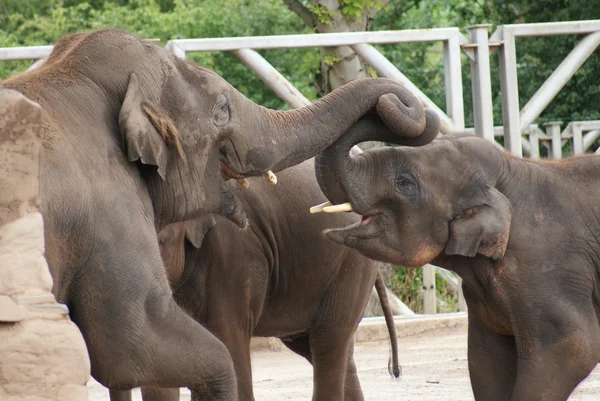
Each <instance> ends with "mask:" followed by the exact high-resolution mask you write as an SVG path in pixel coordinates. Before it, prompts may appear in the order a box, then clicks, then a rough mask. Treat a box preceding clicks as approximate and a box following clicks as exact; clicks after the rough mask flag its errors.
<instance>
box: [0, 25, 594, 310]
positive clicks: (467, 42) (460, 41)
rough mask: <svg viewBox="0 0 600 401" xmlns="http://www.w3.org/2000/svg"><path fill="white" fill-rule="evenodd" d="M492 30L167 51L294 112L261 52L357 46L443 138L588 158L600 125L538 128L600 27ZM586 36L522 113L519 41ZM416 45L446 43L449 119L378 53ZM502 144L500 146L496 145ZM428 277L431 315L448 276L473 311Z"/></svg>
mask: <svg viewBox="0 0 600 401" xmlns="http://www.w3.org/2000/svg"><path fill="white" fill-rule="evenodd" d="M489 27H490V25H474V26H471V27H468V28H467V30H468V35H467V36H464V35H463V34H462V33H461V31H460V30H459V29H458V28H436V29H417V30H402V31H378V32H351V33H326V34H309V35H282V36H259V37H240V38H210V39H177V40H171V41H169V42H167V44H166V48H167V49H168V50H169V51H171V52H173V53H174V54H175V55H177V56H178V57H181V58H185V56H186V53H189V52H207V51H208V52H214V51H230V52H232V53H233V54H235V55H236V56H237V57H238V58H239V59H240V60H241V61H242V62H243V63H244V64H245V65H246V66H248V68H250V69H251V70H252V71H254V72H255V73H256V74H257V75H258V76H259V77H260V79H261V80H263V82H265V84H266V85H268V86H269V87H270V88H271V89H273V91H274V92H275V93H276V94H277V95H278V96H280V97H281V98H282V99H283V100H284V101H285V102H286V103H287V104H289V105H290V106H291V107H294V108H299V107H303V106H305V105H307V104H309V103H310V101H309V100H308V99H307V98H306V97H304V96H303V95H302V94H301V93H300V92H299V91H298V90H297V89H296V88H295V87H294V86H293V85H292V84H291V83H290V82H289V81H288V80H287V79H286V78H285V77H284V76H283V75H281V74H280V73H279V72H278V71H277V70H276V69H275V68H274V67H273V66H272V65H271V64H270V63H269V62H268V61H267V60H266V59H265V58H263V57H262V56H261V55H260V54H259V53H258V52H257V51H256V50H261V49H282V48H301V47H332V46H350V47H351V48H352V49H353V50H354V51H355V52H356V53H357V54H358V55H359V56H360V57H361V58H362V59H363V60H364V61H365V62H366V63H368V64H369V65H370V66H371V67H372V68H373V69H374V70H375V71H376V72H377V73H378V74H379V75H380V76H382V77H387V78H391V79H395V80H398V81H400V82H402V83H403V84H404V86H406V87H407V88H408V89H409V90H410V91H411V92H412V93H413V94H415V95H416V96H417V97H418V98H419V100H420V101H421V103H422V104H423V105H424V106H425V107H427V108H430V109H433V110H435V111H436V112H437V113H438V114H439V115H440V117H441V120H442V126H441V131H442V133H452V132H465V131H466V132H472V133H474V134H475V135H478V136H481V137H483V138H486V139H488V140H491V141H494V142H495V139H494V138H495V137H498V136H503V137H504V146H505V148H506V149H507V150H508V151H510V152H512V153H514V154H516V155H519V156H522V155H523V154H525V155H526V156H530V157H534V158H535V157H539V156H540V146H544V147H546V148H547V149H548V154H549V155H550V156H551V157H552V158H555V159H559V158H561V157H562V149H563V147H564V146H565V145H566V144H567V143H571V150H572V153H574V154H582V153H584V152H585V151H586V150H587V149H588V148H589V147H590V146H591V145H592V144H593V143H594V141H595V140H596V139H597V138H598V137H600V121H578V122H570V123H569V124H568V125H567V126H566V128H565V129H564V130H562V131H561V129H560V126H561V122H551V123H546V124H544V128H545V131H542V130H541V129H540V128H539V127H538V126H537V125H532V123H533V122H534V121H535V119H536V118H537V117H538V116H539V115H540V114H541V113H542V112H543V110H544V109H545V107H546V106H547V105H548V104H549V103H550V102H551V101H552V99H553V98H554V97H555V96H556V94H557V93H558V92H559V91H560V90H561V88H562V87H563V86H564V85H565V83H566V82H567V81H568V80H569V79H570V78H571V77H572V76H573V74H575V72H576V71H577V69H578V68H579V67H580V66H581V65H582V64H583V63H584V62H585V60H586V59H587V58H588V57H589V56H590V55H591V54H592V53H593V52H594V51H595V50H596V48H597V47H598V45H599V44H600V20H589V21H569V22H553V23H542V24H539V23H538V24H513V25H501V26H498V27H497V29H496V30H495V32H493V33H492V34H491V35H489ZM582 34H584V35H586V36H585V37H584V38H583V39H582V40H581V41H580V42H579V43H578V44H577V45H576V46H575V48H574V49H573V51H572V52H571V53H570V54H569V55H568V56H567V57H566V58H565V60H564V61H563V62H562V63H561V64H560V65H559V66H558V67H557V68H556V69H555V71H554V72H553V73H552V74H551V75H550V77H549V78H548V79H547V80H546V82H545V83H544V84H543V85H542V86H541V87H540V89H539V90H538V91H537V92H536V93H535V94H534V95H533V96H532V98H531V99H530V100H529V101H528V102H527V104H526V105H525V106H524V107H523V108H522V109H520V106H519V96H518V82H517V68H518V65H517V57H516V38H518V37H527V36H548V35H582ZM411 42H420V43H424V42H441V43H442V44H443V48H444V52H443V54H444V58H443V62H444V72H445V73H444V80H445V95H446V105H445V109H446V110H445V111H443V110H441V109H440V108H439V107H438V106H437V105H435V104H434V103H433V102H432V101H431V100H430V99H429V98H428V97H427V96H426V95H425V94H424V93H423V92H421V90H419V88H417V87H416V86H415V85H414V84H413V83H412V82H411V81H410V80H409V79H408V78H407V77H406V76H405V75H404V74H402V72H401V71H399V70H398V69H397V68H396V67H395V66H394V65H393V64H392V63H391V62H390V61H389V60H387V59H386V58H385V57H384V56H383V55H382V54H381V53H380V52H379V51H378V50H377V49H376V48H375V47H373V45H376V44H402V43H411ZM51 50H52V46H32V47H18V48H0V61H3V60H38V61H36V63H34V64H33V65H32V66H31V67H30V68H35V67H36V66H37V65H39V63H40V59H43V58H44V57H47V56H48V55H49V54H50V52H51ZM496 50H497V51H498V57H499V62H500V74H499V75H500V76H499V77H498V78H499V79H500V83H501V90H502V118H503V126H502V127H494V123H493V121H494V120H493V111H492V110H493V109H492V89H491V88H492V87H491V82H492V75H491V72H490V55H491V54H493V53H494V52H495V51H496ZM462 53H465V54H466V55H467V56H468V57H469V60H470V67H471V83H472V85H471V87H472V91H473V92H472V95H473V117H474V127H472V128H465V126H464V125H465V122H464V108H463V107H464V106H463V104H464V99H463V83H462V71H461V54H462ZM495 143H496V142H495ZM423 269H424V282H423V291H424V294H425V298H424V311H425V313H436V299H435V275H436V272H438V273H439V274H443V276H444V278H445V279H446V280H447V281H448V282H450V283H451V284H452V286H453V287H455V288H456V290H457V291H458V292H459V294H460V299H459V310H465V308H466V305H465V303H464V299H463V298H462V292H461V291H460V279H458V277H456V276H455V275H454V274H453V273H449V272H446V271H444V270H443V269H440V268H437V267H434V266H431V265H427V266H424V267H423Z"/></svg>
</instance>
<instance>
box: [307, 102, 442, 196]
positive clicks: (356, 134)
mask: <svg viewBox="0 0 600 401" xmlns="http://www.w3.org/2000/svg"><path fill="white" fill-rule="evenodd" d="M378 109H379V107H378ZM379 112H380V114H382V111H381V110H380V111H379ZM425 116H426V125H425V128H424V130H423V131H422V133H421V134H420V135H419V136H416V137H406V136H405V137H402V136H399V135H397V134H395V133H393V132H391V131H390V129H389V128H388V127H387V126H386V125H385V124H384V123H383V122H382V121H381V120H379V119H377V118H376V117H365V118H363V119H361V120H360V121H359V122H357V123H356V124H354V125H353V126H352V127H351V128H350V129H349V130H348V131H347V132H346V133H345V134H344V135H343V136H342V137H341V138H340V139H339V140H337V141H336V142H335V143H334V144H333V145H331V146H329V147H328V148H327V149H326V150H325V151H324V152H323V153H322V154H320V155H317V157H316V158H315V174H316V176H317V182H318V183H319V187H321V191H322V192H323V194H324V195H325V197H326V198H327V199H328V200H329V201H330V202H331V203H333V204H342V203H345V202H347V201H348V199H347V195H346V191H345V189H344V187H345V186H346V185H345V184H347V183H348V178H350V177H352V179H359V178H358V176H359V175H360V174H361V172H362V171H363V168H361V166H360V161H359V160H358V157H357V156H352V155H351V154H350V151H351V149H352V147H353V146H354V145H357V144H359V143H361V142H366V141H382V142H389V143H394V144H397V145H402V146H423V145H426V144H428V143H429V142H431V141H433V140H434V139H435V137H436V136H437V135H438V132H439V128H440V118H439V116H438V115H437V114H436V113H435V112H433V111H432V110H426V111H425ZM396 117H397V118H398V117H399V116H397V115H396ZM402 123H403V120H402V119H400V118H399V119H398V121H397V122H396V125H397V126H401V125H402ZM362 161H364V159H363V160H362ZM363 178H364V179H368V177H363Z"/></svg>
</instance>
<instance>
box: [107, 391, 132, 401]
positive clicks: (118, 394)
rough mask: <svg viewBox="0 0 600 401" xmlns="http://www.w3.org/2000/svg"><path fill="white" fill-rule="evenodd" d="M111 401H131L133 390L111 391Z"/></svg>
mask: <svg viewBox="0 0 600 401" xmlns="http://www.w3.org/2000/svg"><path fill="white" fill-rule="evenodd" d="M108 393H109V395H110V401H131V390H113V389H109V390H108Z"/></svg>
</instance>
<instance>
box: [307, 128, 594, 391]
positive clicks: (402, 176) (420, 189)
mask: <svg viewBox="0 0 600 401" xmlns="http://www.w3.org/2000/svg"><path fill="white" fill-rule="evenodd" d="M371 128H373V127H372V126H371V127H368V126H366V125H363V124H362V123H359V124H357V125H356V126H355V127H353V129H351V130H350V131H349V133H347V135H346V136H345V137H343V138H342V139H341V140H339V141H338V142H337V143H336V144H335V145H334V146H332V147H330V148H329V149H328V150H327V151H326V152H325V153H324V154H323V156H322V157H320V158H319V160H318V163H319V165H320V166H321V167H322V168H321V169H320V170H319V171H321V172H323V174H322V176H321V177H320V178H319V182H320V183H321V184H322V185H323V190H324V192H325V193H329V194H333V198H330V200H331V201H332V202H333V203H343V202H349V203H350V205H351V207H352V210H354V211H355V212H357V213H359V214H361V215H362V216H363V219H362V221H361V222H360V223H358V224H355V225H353V226H349V227H346V228H341V229H331V230H328V231H326V235H327V237H329V238H330V239H331V240H333V241H334V242H336V243H339V244H345V245H347V246H349V247H351V248H354V249H357V250H359V251H360V252H361V253H363V254H364V255H367V256H369V257H372V258H376V259H379V260H383V261H387V262H393V263H397V264H401V265H404V266H420V265H422V264H424V263H433V264H436V265H438V266H441V267H444V268H446V269H450V270H453V271H455V272H456V273H457V274H458V275H459V276H460V277H461V278H462V279H463V291H464V294H465V298H466V301H467V305H468V307H469V339H468V360H469V372H470V377H471V385H472V388H473V392H474V395H475V399H476V400H485V401H505V400H511V401H535V400H540V401H542V400H543V401H559V400H566V399H567V398H568V397H569V394H570V393H571V392H572V391H573V389H574V388H575V387H576V386H577V385H578V383H579V382H581V381H582V380H583V379H584V378H585V377H586V376H587V375H588V374H589V373H590V371H591V370H592V369H593V368H594V366H595V365H596V364H597V363H598V361H599V360H600V325H599V323H598V322H599V319H600V292H599V289H598V288H599V283H600V241H599V238H600V186H599V185H598V177H600V157H598V156H584V157H577V158H572V159H569V160H564V161H560V162H553V161H552V162H551V161H534V160H527V159H520V158H517V157H514V156H512V155H510V154H508V153H505V152H503V151H501V150H499V149H498V148H496V147H495V146H494V145H493V144H491V143H490V142H488V141H485V140H483V139H481V138H477V137H464V136H463V137H457V136H448V137H444V138H441V139H438V140H435V141H433V142H432V143H431V144H429V145H426V146H424V147H422V148H405V147H396V148H384V149H376V150H372V151H368V152H365V153H363V154H361V155H358V156H353V157H349V156H348V150H349V149H350V146H352V145H353V144H355V143H358V142H361V141H363V140H366V139H374V138H376V137H377V132H376V129H375V131H374V130H372V129H371ZM381 129H382V130H384V128H383V127H381ZM328 172H332V174H333V175H334V176H335V177H336V179H335V180H332V179H331V175H328V174H327V173H328ZM338 179H339V180H338Z"/></svg>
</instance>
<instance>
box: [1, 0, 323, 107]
mask: <svg viewBox="0 0 600 401" xmlns="http://www.w3.org/2000/svg"><path fill="white" fill-rule="evenodd" d="M1 1H5V2H6V1H7V0H0V2H1ZM31 3H35V2H34V1H31ZM1 4H2V3H0V8H1ZM7 4H8V6H10V7H13V6H14V8H11V9H9V11H8V17H5V24H4V25H3V26H4V28H3V29H0V47H9V46H30V45H45V44H53V43H55V42H56V41H57V40H58V39H60V38H61V37H62V36H64V35H66V34H69V33H73V32H78V31H83V30H91V29H97V28H103V27H115V28H121V29H125V30H127V31H130V32H132V33H134V34H136V35H138V36H140V37H144V38H155V39H159V40H160V41H161V42H162V43H163V44H164V43H166V41H167V40H170V39H176V38H208V37H235V36H259V35H283V34H297V33H306V32H309V28H307V27H306V25H305V24H304V22H303V21H302V20H301V19H299V18H298V17H297V16H296V15H295V14H294V13H292V12H290V11H289V10H288V9H287V8H286V7H285V5H284V4H283V3H282V2H281V0H262V1H261V3H260V4H261V7H257V6H256V5H255V4H254V2H250V1H245V0H194V1H183V0H161V1H155V0H105V1H102V0H87V1H82V0H65V1H58V0H54V1H53V0H45V3H44V4H45V6H44V7H41V8H40V9H38V11H37V12H33V11H32V9H31V8H30V7H29V5H28V4H27V3H19V4H16V5H15V4H13V2H10V1H9V2H8V3H7ZM3 31H4V32H3ZM260 53H262V54H263V55H265V57H266V58H267V60H269V61H270V62H271V63H272V64H273V65H274V66H275V68H277V69H278V70H279V71H280V72H281V73H282V74H284V75H285V76H286V77H287V78H288V79H289V80H290V81H291V82H292V84H294V85H295V86H296V87H297V88H298V89H299V90H300V91H301V92H302V93H303V94H304V95H305V96H307V97H308V98H309V99H315V98H316V96H317V95H316V90H315V84H314V81H315V79H314V77H315V75H316V74H317V73H318V69H319V53H318V49H290V50H270V51H261V52H260ZM188 57H189V58H190V59H193V60H194V61H197V62H198V63H200V64H202V65H205V66H206V67H208V68H210V69H212V70H214V71H215V72H217V73H218V74H220V75H221V76H223V77H224V78H225V79H227V80H228V81H229V82H230V83H231V84H232V85H234V86H235V87H236V88H237V89H238V90H240V91H242V92H243V93H245V94H246V95H248V96H250V97H251V98H252V99H253V100H254V101H256V102H258V103H260V104H263V105H265V106H267V107H272V108H283V107H285V105H284V102H283V101H282V100H280V99H279V98H278V97H277V96H276V95H275V94H274V93H273V92H272V91H271V90H270V89H269V88H268V87H266V85H264V83H263V82H262V81H260V79H259V78H258V77H256V75H255V74H254V73H252V72H251V71H250V70H249V69H248V68H247V67H245V66H244V65H243V64H242V63H241V62H240V61H239V60H238V59H237V57H235V56H234V55H232V54H230V53H227V52H211V53H191V54H188ZM29 64H30V62H5V63H1V64H0V77H7V76H10V75H12V74H14V73H16V72H19V71H22V70H24V69H25V68H26V67H27V66H28V65H29Z"/></svg>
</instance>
